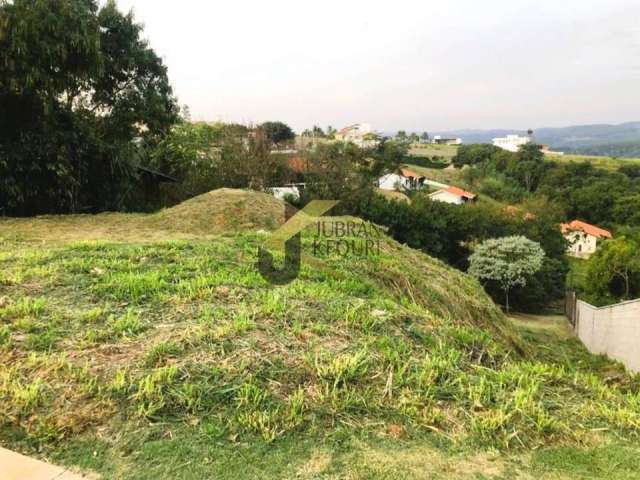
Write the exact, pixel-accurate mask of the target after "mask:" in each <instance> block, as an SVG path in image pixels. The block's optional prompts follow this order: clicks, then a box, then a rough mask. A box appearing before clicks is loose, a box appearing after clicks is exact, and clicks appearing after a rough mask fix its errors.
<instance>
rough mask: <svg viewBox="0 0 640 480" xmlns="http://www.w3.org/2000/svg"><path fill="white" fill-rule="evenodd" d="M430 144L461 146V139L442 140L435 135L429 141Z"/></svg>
mask: <svg viewBox="0 0 640 480" xmlns="http://www.w3.org/2000/svg"><path fill="white" fill-rule="evenodd" d="M431 143H433V144H435V145H462V139H461V138H444V137H442V136H441V135H436V136H435V137H433V138H432V139H431Z"/></svg>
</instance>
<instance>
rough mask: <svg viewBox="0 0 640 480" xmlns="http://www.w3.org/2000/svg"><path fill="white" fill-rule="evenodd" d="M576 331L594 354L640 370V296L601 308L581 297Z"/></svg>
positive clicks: (634, 370) (634, 369) (578, 305)
mask: <svg viewBox="0 0 640 480" xmlns="http://www.w3.org/2000/svg"><path fill="white" fill-rule="evenodd" d="M575 332H576V334H577V335H578V337H579V338H580V340H582V343H584V344H585V346H586V347H587V349H588V350H589V351H590V352H591V353H597V354H605V355H607V356H608V357H610V358H612V359H615V360H618V361H620V362H622V363H623V364H624V365H625V366H626V367H627V369H628V370H630V371H632V372H640V299H638V300H633V301H630V302H625V303H619V304H617V305H611V306H608V307H601V308H597V307H594V306H593V305H589V304H588V303H586V302H583V301H582V300H578V301H577V303H576V324H575Z"/></svg>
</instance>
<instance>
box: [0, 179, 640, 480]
mask: <svg viewBox="0 0 640 480" xmlns="http://www.w3.org/2000/svg"><path fill="white" fill-rule="evenodd" d="M283 214H284V206H283V205H282V204H280V203H279V202H277V201H275V200H273V199H271V198H270V197H268V196H266V195H262V194H256V193H250V192H240V191H229V190H225V191H217V192H212V193H211V194H207V195H205V196H201V197H198V198H196V199H193V200H191V201H189V202H187V203H185V204H183V205H180V206H178V207H176V208H174V209H170V210H166V211H164V212H160V213H159V214H155V215H150V216H143V215H114V214H109V215H101V216H97V217H91V216H72V217H46V218H40V219H24V220H15V219H14V220H0V362H1V363H2V364H3V365H5V366H6V368H5V369H4V370H3V371H1V372H0V442H1V443H2V445H3V446H6V447H9V448H14V449H17V450H20V451H23V452H25V453H32V454H38V455H40V456H46V457H47V458H49V459H53V460H55V461H57V462H60V463H63V464H67V465H72V466H76V467H79V468H83V469H90V470H94V471H97V472H98V473H100V474H102V475H103V476H104V478H136V479H147V478H149V479H151V478H172V479H187V478H195V479H199V478H274V477H278V478H391V477H396V476H397V475H398V474H404V475H405V476H407V477H409V478H422V477H424V476H425V475H431V476H433V477H434V478H451V476H454V477H458V478H481V477H478V476H479V475H485V476H494V477H496V476H497V477H499V476H505V475H506V476H508V477H509V478H531V476H532V475H538V474H541V475H542V474H553V475H555V474H561V475H564V477H563V478H571V477H572V476H574V475H576V472H581V471H585V470H586V471H594V472H596V474H597V473H598V472H601V471H606V472H607V474H608V475H609V477H610V478H627V475H628V473H629V472H630V471H635V470H634V469H637V467H638V465H637V463H638V462H637V461H636V460H635V459H636V458H638V455H637V453H638V450H639V449H638V447H637V445H636V444H634V443H633V442H634V441H635V440H636V439H637V434H638V432H639V431H640V400H639V398H640V397H639V396H638V393H637V392H638V379H637V378H633V377H630V376H629V375H627V374H626V373H624V371H623V370H622V369H621V367H620V366H618V365H615V364H613V363H610V362H608V361H606V360H604V359H602V358H596V357H592V356H590V355H588V354H587V353H586V352H585V351H584V350H583V349H582V348H581V347H580V346H579V345H578V343H577V341H575V340H574V339H572V338H569V337H566V338H565V337H558V336H553V335H550V334H549V333H548V332H546V331H543V332H539V331H536V330H530V329H527V328H524V327H522V326H521V325H517V326H514V325H513V324H512V323H511V322H510V321H509V320H507V319H506V318H505V317H504V315H503V314H502V313H501V312H500V311H499V310H498V309H497V308H496V307H495V306H494V305H493V303H492V302H491V301H490V299H489V298H488V297H487V296H486V295H485V293H484V292H483V290H482V288H481V287H480V285H479V284H478V283H477V282H476V281H475V280H473V279H471V278H470V277H467V276H466V275H464V274H461V273H459V272H457V271H454V270H452V269H450V268H449V267H447V266H446V265H444V264H442V263H441V262H439V261H436V260H434V259H432V258H430V257H428V256H426V255H423V254H421V253H419V252H417V251H414V250H411V249H409V248H406V247H404V246H401V245H399V244H397V243H396V242H394V241H393V240H391V239H389V238H386V237H384V238H383V239H382V248H381V253H380V255H378V256H375V257H369V258H359V257H348V258H343V257H339V256H335V255H324V256H322V255H321V256H320V257H319V261H320V262H321V265H323V268H318V267H317V266H312V265H309V264H303V268H302V270H301V274H300V277H299V278H298V279H297V280H295V281H294V282H292V283H290V284H289V285H286V286H278V287H274V286H271V285H270V284H268V283H267V282H266V281H265V280H264V279H263V278H262V277H261V276H260V274H259V273H258V272H257V270H256V268H255V263H256V252H257V248H258V246H259V245H261V244H262V243H263V242H264V241H265V240H266V239H268V238H269V233H268V231H270V230H273V229H274V228H276V227H277V226H278V225H279V224H280V223H281V222H282V221H283ZM154 232H156V233H155V234H154ZM84 238H88V239H90V240H89V241H87V240H84ZM312 242H313V238H312V232H311V231H307V232H305V235H304V238H303V245H304V248H305V251H310V250H311V249H312V247H311V243H312ZM602 445H609V449H608V450H607V451H606V452H605V451H602V450H601V449H602ZM532 449H533V450H532ZM532 452H533V453H532ZM561 458H562V459H564V460H562V461H560V459H561ZM554 478H556V477H554ZM576 478H577V477H576Z"/></svg>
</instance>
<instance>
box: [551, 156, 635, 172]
mask: <svg viewBox="0 0 640 480" xmlns="http://www.w3.org/2000/svg"><path fill="white" fill-rule="evenodd" d="M547 158H548V159H549V160H553V161H556V162H561V163H562V162H564V163H569V162H589V163H591V164H593V166H594V167H598V168H603V169H605V170H617V169H618V168H620V167H622V166H623V165H629V164H634V165H640V159H638V158H613V157H599V156H593V155H548V156H547Z"/></svg>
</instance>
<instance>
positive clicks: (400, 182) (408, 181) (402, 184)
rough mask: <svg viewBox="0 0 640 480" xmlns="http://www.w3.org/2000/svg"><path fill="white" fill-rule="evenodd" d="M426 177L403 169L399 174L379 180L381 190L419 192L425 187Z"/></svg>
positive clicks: (390, 174)
mask: <svg viewBox="0 0 640 480" xmlns="http://www.w3.org/2000/svg"><path fill="white" fill-rule="evenodd" d="M425 180H426V179H425V177H423V176H422V175H420V174H418V173H416V172H414V171H413V170H409V169H408V168H401V169H399V170H398V172H397V173H389V174H387V175H385V176H383V177H380V179H379V180H378V187H379V188H380V189H381V190H399V191H401V190H419V189H421V188H423V187H424V183H425Z"/></svg>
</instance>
